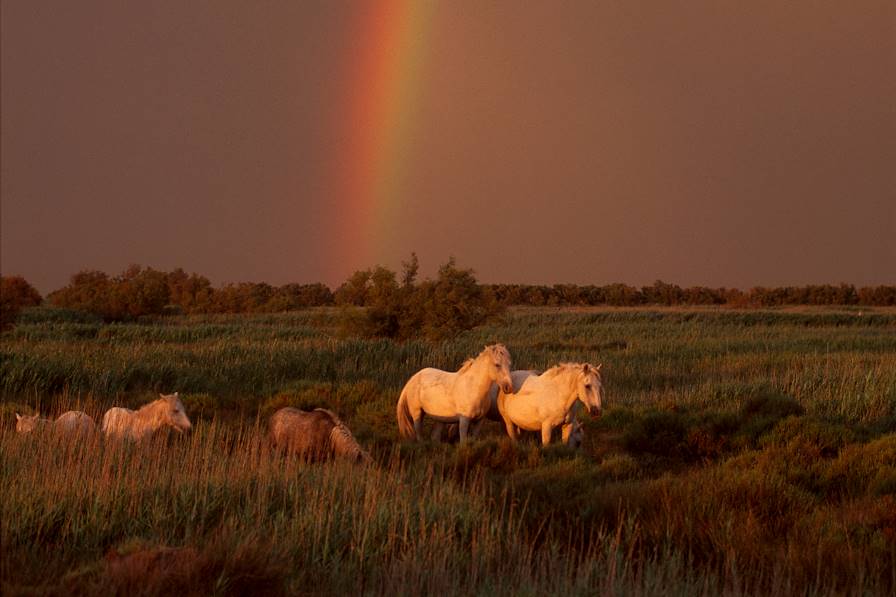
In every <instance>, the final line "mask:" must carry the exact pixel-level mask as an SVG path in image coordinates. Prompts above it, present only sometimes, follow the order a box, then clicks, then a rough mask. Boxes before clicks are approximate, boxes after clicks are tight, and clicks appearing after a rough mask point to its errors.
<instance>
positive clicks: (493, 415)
mask: <svg viewBox="0 0 896 597" xmlns="http://www.w3.org/2000/svg"><path fill="white" fill-rule="evenodd" d="M539 373H540V371H533V370H530V369H518V370H516V371H511V372H510V381H511V383H513V391H514V392H519V391H520V387H521V386H522V385H523V382H524V381H526V379H527V378H529V377H531V376H533V375H538V374H539ZM485 419H488V420H489V421H495V422H496V423H501V424H502V425H503V424H504V417H502V416H501V413H500V412H499V411H498V384H495V383H493V384H492V385H491V387H490V388H489V389H488V412H487V413H485V418H484V419H480V420H479V421H478V422H477V423H476V424H475V425H473V428H472V429H471V430H470V435H472V436H473V437H478V436H479V432H480V430H481V429H482V422H483V421H484V420H485ZM446 431H447V439H448V441H449V442H453V441H456V440H457V425H456V424H454V423H451V424H449V425H447V426H446V425H445V423H442V422H440V421H436V422H435V423H434V424H433V426H432V440H433V441H435V442H440V441H443V439H444V438H445V436H446V434H445V432H446Z"/></svg>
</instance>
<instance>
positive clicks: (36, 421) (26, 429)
mask: <svg viewBox="0 0 896 597" xmlns="http://www.w3.org/2000/svg"><path fill="white" fill-rule="evenodd" d="M46 422H47V420H46V419H41V418H40V415H32V416H28V415H20V414H19V413H16V431H17V432H19V433H31V432H33V431H36V430H38V429H39V428H40V427H42V426H43V424H44V423H46Z"/></svg>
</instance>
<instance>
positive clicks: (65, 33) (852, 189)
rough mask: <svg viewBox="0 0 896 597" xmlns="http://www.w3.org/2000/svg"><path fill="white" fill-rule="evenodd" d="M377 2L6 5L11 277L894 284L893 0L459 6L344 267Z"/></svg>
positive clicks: (435, 30) (441, 15)
mask: <svg viewBox="0 0 896 597" xmlns="http://www.w3.org/2000/svg"><path fill="white" fill-rule="evenodd" d="M362 4H363V3H362V2H361V1H360V0H359V1H358V2H354V1H342V2H329V1H323V0H321V1H300V2H293V1H290V2H277V3H255V2H242V1H239V2H237V1H223V0H216V1H214V2H211V1H209V2H117V1H105V2H101V1H96V0H82V1H80V2H61V1H57V2H44V1H39V0H3V2H2V3H0V6H2V8H0V10H2V15H0V16H2V40H0V43H2V96H0V98H2V129H0V135H2V173H0V174H2V179H0V191H2V197H0V198H2V204H0V207H2V213H0V215H2V223H0V224H2V238H0V248H2V255H0V266H2V271H3V274H4V275H12V274H20V275H24V276H25V277H26V278H27V279H28V280H30V281H31V282H32V283H34V284H35V285H36V286H37V287H38V288H39V289H40V290H41V291H44V292H46V291H48V290H52V289H54V288H58V287H60V286H62V285H64V284H65V283H66V282H67V280H68V277H69V276H70V275H71V274H72V273H74V272H76V271H78V270H80V269H85V268H90V269H101V270H104V271H107V272H110V273H117V272H119V271H121V270H122V269H124V268H125V267H126V266H127V265H128V264H131V263H140V264H144V265H150V266H153V267H156V268H162V269H171V268H174V267H183V268H184V269H186V270H188V271H196V272H199V273H202V274H205V275H207V276H209V277H210V278H211V279H212V281H213V282H215V283H221V282H228V281H248V280H251V281H267V282H271V283H274V284H282V283H285V282H312V281H324V282H327V283H329V284H336V283H338V282H340V281H341V280H342V279H344V278H345V277H346V276H347V275H348V274H349V273H351V271H353V270H355V269H360V268H363V267H367V266H370V265H373V262H380V263H383V264H384V265H387V266H390V267H393V268H397V267H399V264H400V261H401V260H402V259H403V258H406V257H407V255H408V254H409V253H410V252H411V251H416V252H417V253H418V254H419V256H420V259H421V261H422V263H423V266H424V268H423V269H424V270H425V272H427V273H431V272H433V271H434V269H435V268H436V267H437V265H438V264H439V263H441V262H443V261H444V260H445V259H447V257H448V256H449V255H454V256H455V257H456V258H457V259H458V262H459V263H460V264H461V265H464V266H469V267H473V268H474V269H475V270H476V271H477V273H478V275H479V278H480V279H481V280H483V281H488V282H532V283H561V282H573V283H596V284H604V283H610V282H616V281H621V282H627V283H633V284H645V283H652V282H653V281H654V280H655V279H658V278H659V279H663V280H666V281H669V282H675V283H678V284H682V285H692V284H701V285H711V286H722V285H726V286H739V287H749V286H753V285H760V284H761V285H783V284H807V283H819V282H834V283H836V282H840V281H846V282H851V283H855V284H860V285H864V284H878V283H894V282H896V74H894V73H896V3H894V2H893V1H892V0H881V1H877V0H869V1H858V2H842V1H820V2H818V1H812V2H780V1H764V0H754V1H750V2H733V1H718V0H712V1H709V0H707V1H701V0H687V1H682V2H652V1H644V2H641V1H635V0H620V1H612V2H611V1H595V2H592V1H587V2H586V1H584V0H582V1H577V2H548V1H547V0H544V1H525V2H521V1H515V0H514V1H511V0H506V1H499V2H479V1H473V0H456V1H451V2H442V3H440V4H438V5H437V7H436V9H435V10H434V11H433V13H432V21H431V27H430V29H429V31H428V33H427V35H428V36H429V39H427V40H426V41H427V43H426V44H425V47H426V53H427V55H426V56H425V58H424V59H423V60H421V64H422V67H421V68H422V70H421V72H420V75H419V78H418V80H417V81H416V83H417V84H418V85H419V94H418V96H417V98H418V99H417V101H416V103H415V106H414V116H413V125H414V126H413V127H412V129H411V130H412V132H411V133H410V135H411V138H410V139H409V141H408V143H407V145H406V148H407V155H406V156H405V157H404V158H403V169H404V179H403V182H402V185H401V188H400V190H398V191H396V192H397V193H398V195H397V196H396V197H395V200H394V202H393V203H392V209H393V211H394V213H393V214H392V215H391V216H390V218H391V219H390V220H389V221H388V226H386V227H385V228H382V229H378V230H376V231H365V232H364V233H367V234H376V235H378V237H377V238H373V239H366V241H367V244H368V245H369V246H372V247H375V250H374V254H372V255H368V256H360V255H358V256H355V257H354V258H352V257H351V256H350V255H349V256H348V257H345V258H344V262H340V263H335V264H334V263H333V259H332V255H335V254H340V255H341V254H342V253H341V252H340V251H339V247H341V246H344V245H345V244H346V243H354V242H355V241H356V240H357V239H345V238H340V233H339V231H340V230H344V228H341V227H340V226H339V220H340V219H342V218H345V217H347V215H346V214H345V213H343V209H342V208H341V205H340V202H339V200H338V199H336V198H334V196H333V195H332V190H333V187H332V185H331V184H330V183H331V181H330V180H329V179H328V177H332V175H333V174H332V173H333V172H334V171H336V172H338V164H339V153H340V148H341V147H342V146H343V145H344V143H345V141H346V140H345V139H344V136H345V134H346V131H345V127H340V126H338V124H337V123H339V122H340V119H341V116H342V115H341V113H340V110H342V109H344V107H345V105H346V102H345V96H346V94H347V93H349V92H351V90H352V89H353V86H352V85H353V84H352V82H351V81H346V80H345V77H346V76H347V75H346V73H349V72H351V69H346V68H345V64H344V63H345V60H346V56H347V55H349V54H347V51H346V48H347V47H351V45H352V42H353V39H352V36H353V35H354V32H355V29H354V28H353V22H354V16H355V15H354V13H356V12H357V10H358V8H359V7H360V6H362ZM346 118H348V116H347V115H346ZM367 261H370V262H367Z"/></svg>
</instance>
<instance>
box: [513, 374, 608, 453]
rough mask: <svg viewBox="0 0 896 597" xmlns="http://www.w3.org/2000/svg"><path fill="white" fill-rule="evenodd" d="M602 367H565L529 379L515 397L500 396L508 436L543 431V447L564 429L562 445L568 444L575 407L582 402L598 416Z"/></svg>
mask: <svg viewBox="0 0 896 597" xmlns="http://www.w3.org/2000/svg"><path fill="white" fill-rule="evenodd" d="M600 368H601V366H600V365H597V366H596V367H595V366H592V365H589V364H588V363H584V364H580V363H563V364H560V365H557V366H556V367H553V368H551V369H548V370H547V371H545V372H544V373H543V374H541V375H530V376H528V377H526V379H525V380H524V381H523V383H522V386H521V387H520V389H519V390H518V391H517V393H516V394H514V395H512V396H510V395H507V394H505V393H504V392H503V391H502V392H499V394H498V411H499V412H500V413H501V416H502V417H503V418H504V425H505V426H506V427H507V434H508V435H509V436H510V437H511V438H513V439H514V440H515V439H517V436H518V435H519V431H520V430H525V431H541V443H542V445H545V446H546V445H548V444H549V443H550V442H551V433H552V432H553V430H554V428H555V427H557V426H563V442H564V443H569V439H570V435H571V434H572V432H573V428H574V425H573V423H574V421H575V410H574V405H575V403H576V401H577V400H580V401H581V402H582V403H583V404H584V405H585V406H586V407H587V408H588V410H589V411H590V413H591V416H599V415H600V412H601V400H602V395H603V384H602V383H601V377H600Z"/></svg>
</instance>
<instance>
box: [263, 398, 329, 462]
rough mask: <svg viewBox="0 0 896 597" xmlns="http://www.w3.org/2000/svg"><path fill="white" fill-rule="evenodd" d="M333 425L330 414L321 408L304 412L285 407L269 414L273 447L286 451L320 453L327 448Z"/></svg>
mask: <svg viewBox="0 0 896 597" xmlns="http://www.w3.org/2000/svg"><path fill="white" fill-rule="evenodd" d="M333 426H334V422H333V420H332V418H331V415H330V414H329V413H328V412H326V411H323V410H322V409H321V410H314V411H311V412H306V411H303V410H299V409H297V408H292V407H285V408H281V409H280V410H278V411H277V412H275V413H274V414H273V415H271V419H270V433H271V440H272V442H273V444H274V446H275V447H277V448H278V449H281V450H286V451H288V452H293V453H300V454H306V453H308V454H311V453H321V452H323V451H325V450H326V449H327V448H328V445H329V444H328V442H329V437H330V431H332V430H333Z"/></svg>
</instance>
